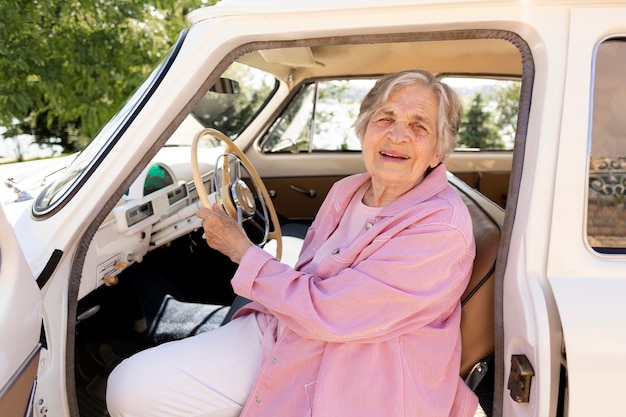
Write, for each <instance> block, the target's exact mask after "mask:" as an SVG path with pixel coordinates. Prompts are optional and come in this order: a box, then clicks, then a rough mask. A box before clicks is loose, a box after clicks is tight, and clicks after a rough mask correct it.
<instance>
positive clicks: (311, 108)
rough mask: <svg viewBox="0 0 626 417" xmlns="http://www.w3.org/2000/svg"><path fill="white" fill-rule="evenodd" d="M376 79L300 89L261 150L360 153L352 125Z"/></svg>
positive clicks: (340, 82)
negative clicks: (362, 101)
mask: <svg viewBox="0 0 626 417" xmlns="http://www.w3.org/2000/svg"><path fill="white" fill-rule="evenodd" d="M375 82H376V80H375V79H367V80H364V79H351V80H327V81H315V82H312V83H308V84H305V85H303V86H302V87H301V88H300V90H299V91H298V93H297V94H296V95H295V96H294V97H293V99H292V100H291V102H290V104H289V106H288V107H287V108H286V109H285V111H284V112H283V114H282V115H281V116H280V117H279V118H278V119H277V120H276V122H275V123H274V125H273V126H272V127H271V128H270V130H269V131H268V133H267V134H266V136H265V138H264V139H263V142H262V146H261V148H262V150H263V151H264V152H268V153H275V152H292V153H297V152H316V151H339V152H341V151H360V150H361V144H360V142H359V140H358V138H357V136H356V134H355V133H354V129H353V128H352V124H353V123H354V121H355V120H356V117H357V116H358V114H359V107H360V105H361V100H362V99H363V97H365V94H367V92H368V91H369V90H370V88H371V87H372V86H373V85H374V83H375Z"/></svg>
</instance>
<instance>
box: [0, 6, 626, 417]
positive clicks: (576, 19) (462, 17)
mask: <svg viewBox="0 0 626 417" xmlns="http://www.w3.org/2000/svg"><path fill="white" fill-rule="evenodd" d="M189 20H190V22H191V25H190V29H189V31H188V33H187V34H186V39H185V42H184V43H183V44H182V47H181V49H180V51H179V52H178V56H177V57H176V59H175V60H174V62H173V63H172V66H171V67H170V68H169V71H168V72H167V74H166V75H165V77H164V78H163V80H162V81H161V84H160V85H159V88H158V89H156V90H155V91H154V94H153V95H152V96H151V97H150V100H148V101H146V104H145V106H144V107H143V109H142V110H141V111H140V112H139V113H138V114H137V115H136V117H135V118H134V120H133V121H132V123H129V124H128V128H127V129H126V130H125V131H124V132H123V134H120V135H119V140H118V141H117V143H116V144H115V146H112V147H111V148H110V150H107V151H106V152H104V151H103V152H104V153H103V154H105V155H106V157H104V158H101V160H99V163H98V164H97V166H95V169H94V170H93V171H92V172H91V174H90V175H89V176H86V177H85V178H84V179H83V180H82V181H84V182H83V184H82V186H81V187H80V188H79V189H78V191H77V192H75V194H73V196H72V198H71V199H66V200H65V201H64V202H63V205H62V206H61V207H60V208H59V209H55V210H54V212H53V213H52V214H48V215H45V216H42V217H39V218H38V217H36V216H33V214H32V212H31V210H32V205H33V201H34V200H32V199H31V200H26V201H22V202H12V203H10V204H5V205H4V206H3V208H2V210H0V229H1V230H2V232H1V234H0V249H1V252H0V262H1V263H0V266H1V267H0V331H1V332H2V335H3V336H2V341H1V342H0V413H2V412H3V407H8V406H7V402H9V401H12V400H9V399H8V398H10V397H8V396H7V393H10V392H11V388H12V387H14V382H15V381H17V380H19V378H18V377H19V376H24V375H31V376H33V374H32V369H34V368H31V373H30V374H28V373H27V372H26V371H25V369H27V365H28V364H29V363H30V364H31V365H32V364H33V363H34V364H36V368H37V372H36V380H37V384H36V388H35V390H34V392H33V394H32V398H31V400H30V403H31V404H33V407H34V415H36V416H40V417H43V416H48V417H68V416H70V415H78V414H76V413H77V408H76V399H75V392H74V388H73V387H72V386H71V384H70V383H69V382H68V368H71V366H70V365H69V364H71V361H72V360H73V352H68V349H66V347H67V346H68V343H71V342H72V340H73V338H74V335H73V331H74V329H73V328H68V326H67V323H68V322H67V317H68V315H75V314H76V311H75V310H73V308H72V303H73V302H74V303H75V302H76V299H77V298H78V299H80V298H82V297H84V296H85V295H87V294H89V293H90V292H92V291H94V290H95V289H96V288H98V287H99V286H100V285H102V279H103V277H102V276H100V277H98V278H97V279H90V280H86V278H85V277H82V274H81V271H82V267H81V268H76V267H75V265H76V263H77V262H79V263H80V262H85V259H84V257H85V253H84V252H81V251H80V249H81V245H83V246H84V245H85V240H84V239H85V236H86V235H89V234H90V235H91V236H93V234H94V233H95V232H94V231H95V230H96V229H97V228H98V227H99V226H100V222H102V220H103V218H104V214H103V213H102V210H103V207H108V209H109V210H110V209H112V201H111V196H112V195H113V194H115V193H116V192H119V190H120V189H123V188H124V187H129V186H130V185H131V183H132V182H133V180H134V179H135V178H137V177H138V176H139V175H140V172H142V171H143V169H144V168H145V167H146V164H147V163H148V161H150V160H151V159H152V158H153V156H154V155H155V153H156V150H157V149H158V148H159V147H160V146H161V145H162V144H163V143H164V142H165V140H166V139H167V138H168V137H169V134H171V132H172V131H173V130H174V128H176V127H177V126H178V124H179V123H180V121H181V118H182V116H180V114H182V112H183V110H184V109H185V108H186V107H188V103H190V102H192V101H193V100H194V96H195V95H196V93H197V91H199V90H201V89H202V88H203V87H202V86H203V85H204V84H206V82H207V80H208V79H209V78H211V77H212V78H211V79H213V80H214V79H215V78H216V77H218V76H219V74H220V71H222V70H223V68H219V65H220V64H221V63H222V62H224V60H225V59H226V58H227V57H228V55H229V54H231V53H232V51H233V50H234V49H235V48H237V47H241V46H242V45H246V44H249V43H263V42H268V43H271V42H278V41H283V40H287V41H293V42H294V44H296V45H297V44H298V41H300V40H301V41H302V43H306V41H307V40H310V39H316V38H327V37H333V36H336V37H350V36H362V35H364V34H367V35H372V36H374V35H379V34H397V33H404V32H421V31H428V32H437V31H446V30H454V29H458V30H473V29H487V30H491V29H493V30H506V31H511V32H513V33H515V34H516V35H517V36H519V37H520V38H521V39H522V40H523V41H524V42H525V43H526V44H527V46H528V51H529V52H530V53H531V54H532V57H531V58H532V62H533V65H534V80H533V83H532V102H531V104H530V111H529V113H528V121H527V123H526V125H525V128H526V134H525V147H520V148H516V152H517V153H516V154H514V155H515V156H514V157H513V158H514V159H513V165H514V167H513V172H514V173H513V174H512V177H513V180H512V181H513V182H512V183H511V184H514V186H513V187H512V188H511V189H509V200H513V201H514V203H515V204H512V205H510V206H507V211H506V216H507V217H505V229H504V233H505V236H506V242H507V245H503V246H502V247H501V248H500V260H499V263H498V269H497V271H496V273H497V274H499V276H500V277H501V286H500V287H499V288H498V289H497V300H496V306H497V307H498V306H499V309H500V310H499V311H501V313H500V314H498V313H497V314H496V329H495V332H496V334H497V335H498V334H499V335H500V336H497V337H496V340H497V341H499V343H497V344H496V366H497V367H500V368H499V372H500V375H501V377H500V379H497V380H496V384H499V386H497V387H496V396H495V399H494V415H498V416H506V417H513V416H520V417H521V416H528V417H530V416H532V417H548V416H557V409H558V408H559V407H561V410H560V411H558V412H560V413H562V414H561V415H564V416H568V417H577V416H578V417H583V416H585V417H586V416H590V415H602V416H621V415H624V413H625V412H624V405H623V402H622V401H621V394H622V393H621V388H620V387H621V383H622V382H623V378H624V376H625V375H626V303H625V302H624V295H625V294H626V255H624V254H617V255H606V254H599V253H597V252H595V251H594V250H593V249H592V248H591V247H590V245H589V243H588V242H587V239H586V235H585V233H586V229H585V227H586V226H585V225H586V221H587V220H586V219H587V217H586V215H587V207H586V202H587V192H588V178H587V175H588V172H587V169H588V162H589V134H590V133H589V132H590V130H591V123H592V118H591V116H590V115H591V114H592V108H591V105H592V104H591V103H592V99H591V98H592V93H591V92H592V91H593V68H594V67H593V62H594V56H595V50H596V48H597V45H598V43H599V42H601V41H602V40H603V39H605V38H607V37H609V36H624V35H625V34H626V2H624V1H601V0H600V1H583V0H580V1H577V0H563V1H556V0H555V1H549V0H545V1H541V0H535V1H532V0H531V1H522V0H520V1H474V0H463V1H461V0H459V1H432V0H421V1H418V0H388V1H387V0H385V1H381V0H367V1H364V0H332V1H331V0H320V1H316V2H296V1H285V0H266V1H263V2H258V1H251V0H247V1H246V0H223V1H222V2H220V3H218V4H217V5H216V6H213V7H208V8H205V9H201V10H198V11H196V12H193V13H192V14H191V15H190V17H189ZM284 88H285V87H281V88H280V89H279V91H278V92H277V94H278V95H280V94H283V95H285V94H287V90H284V91H283V90H281V89H284ZM279 103H280V101H278V100H277V101H276V102H273V101H270V102H269V103H268V105H267V106H266V107H264V108H263V109H262V111H261V113H260V114H259V116H258V117H257V118H256V119H255V120H254V121H253V123H252V124H251V125H250V126H249V127H248V128H247V129H246V130H245V131H244V132H243V133H242V134H241V135H240V136H239V137H238V139H237V144H238V145H239V147H240V148H241V149H244V150H245V151H246V154H247V155H248V158H249V159H250V160H251V162H252V164H253V165H254V166H255V168H256V169H257V170H258V171H259V172H260V173H263V172H264V171H268V170H272V172H274V173H276V174H277V175H278V174H279V173H280V171H281V170H284V171H285V172H292V171H294V170H296V169H297V170H298V172H300V173H302V175H314V174H315V173H318V172H320V171H322V172H324V171H325V170H328V171H329V172H333V174H335V175H342V174H345V175H347V174H350V173H353V172H356V171H358V170H360V169H361V165H360V164H361V162H360V160H359V159H355V158H352V157H343V156H337V157H332V156H330V157H326V158H325V159H318V160H315V161H314V163H311V164H309V163H308V162H302V161H299V160H298V158H293V157H290V155H285V156H284V157H283V156H282V155H281V156H279V157H277V158H275V159H273V160H269V159H268V158H265V157H264V156H263V153H262V152H261V151H260V150H259V148H258V146H255V145H254V143H255V140H257V136H256V133H255V132H258V131H260V130H262V128H263V125H264V123H265V122H266V121H267V120H269V118H270V115H271V114H273V113H274V112H275V111H277V108H278V107H277V106H278V105H279ZM164 132H167V134H165V133H164ZM622 134H623V132H622ZM168 158H171V156H169V157H168ZM185 158H187V155H186V154H185V155H181V156H180V160H181V163H183V162H184V161H185ZM96 159H97V158H95V159H94V160H96ZM170 161H172V159H168V162H170ZM277 161H278V162H279V163H278V164H277ZM460 163H462V162H460ZM505 164H506V163H505ZM516 167H517V168H516ZM4 168H7V169H6V170H8V167H3V170H0V172H5V171H6V170H5V169H4ZM3 179H4V177H3ZM178 179H179V180H180V179H184V180H185V181H190V179H191V177H190V176H189V177H185V178H178ZM31 185H32V184H31ZM512 197H513V198H512ZM190 210H191V209H190ZM42 219H44V220H45V221H42ZM506 219H508V220H506ZM135 238H136V237H135V234H132V233H131V234H130V235H129V239H135ZM87 242H88V240H87ZM55 254H56V255H55ZM77 255H78V256H79V257H78V258H77ZM55 256H58V258H55ZM140 256H143V255H140ZM81 257H82V258H81ZM87 258H88V260H87V262H91V261H92V260H93V259H91V258H89V257H88V256H87ZM123 258H126V256H124V257H123ZM51 259H52V260H53V262H52V264H53V266H51V267H50V268H52V270H51V272H50V274H49V275H46V268H47V265H49V264H51ZM120 259H121V258H120ZM100 261H101V260H98V262H100ZM54 262H57V263H56V264H54ZM81 265H82V264H81ZM38 277H45V278H40V281H39V287H37V285H35V282H36V279H37V278H38ZM81 280H82V282H80V289H79V291H78V292H77V293H74V294H72V293H70V291H69V288H70V287H71V282H77V281H81ZM40 317H41V318H40ZM41 320H43V328H44V329H45V335H46V337H47V340H46V343H45V346H44V348H43V349H42V350H41V351H40V353H38V351H37V349H36V344H37V341H38V340H39V338H40V333H41V323H42V321H41ZM563 352H566V358H564V355H563ZM513 355H525V356H526V358H527V359H528V360H529V362H530V364H532V368H533V369H534V376H533V378H532V384H531V387H530V396H529V400H528V402H516V401H514V400H512V399H511V397H510V395H509V390H508V387H507V382H508V378H509V375H510V367H511V358H512V356H513ZM29 358H30V359H32V360H33V361H31V362H29ZM562 364H565V365H566V370H567V381H566V385H565V389H564V385H563V384H564V382H563V380H562V375H561V371H562ZM560 387H561V390H562V391H563V389H564V392H562V394H563V395H564V399H562V400H561V403H560V404H561V405H560V406H559V388H560ZM20 398H21V397H20ZM5 409H10V408H5ZM2 415H4V414H2ZM7 417H12V416H9V415H7Z"/></svg>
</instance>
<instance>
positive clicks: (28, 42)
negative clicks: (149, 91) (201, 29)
mask: <svg viewBox="0 0 626 417" xmlns="http://www.w3.org/2000/svg"><path fill="white" fill-rule="evenodd" d="M215 2H216V0H182V1H179V0H156V1H155V2H153V3H152V4H147V3H145V2H144V1H143V0H81V1H78V0H69V1H63V2H59V1H53V0H4V1H3V2H2V3H0V37H1V38H2V40H3V41H2V43H0V73H1V74H2V78H0V126H6V127H8V131H7V132H6V133H5V134H4V136H5V137H10V136H11V135H16V134H20V133H31V134H34V135H35V136H36V138H37V141H38V142H39V143H42V144H49V143H50V142H54V143H58V142H59V140H61V141H62V145H63V146H65V147H66V148H68V149H69V150H73V149H77V148H80V147H82V146H84V145H85V144H86V143H87V142H88V141H89V139H90V138H91V137H93V136H94V135H95V133H96V132H97V131H98V129H99V128H100V127H101V126H102V125H103V124H104V123H105V122H106V121H107V120H108V119H109V118H110V117H111V115H112V114H113V113H114V112H115V111H116V110H117V109H118V107H119V106H120V105H121V104H122V103H123V101H124V100H125V99H126V98H127V97H128V96H129V95H130V94H131V93H132V91H134V90H135V89H136V88H137V86H138V85H139V84H140V83H141V82H142V81H143V79H144V78H145V77H146V76H147V74H148V73H149V72H150V70H151V69H152V68H153V67H154V66H155V65H156V63H157V62H158V61H159V60H160V59H161V58H162V57H163V56H164V54H166V53H167V51H168V50H169V47H170V46H171V45H172V44H173V43H174V42H175V40H176V37H177V36H178V33H179V32H180V31H181V30H182V29H183V28H184V27H185V26H186V25H187V22H186V20H185V15H186V14H187V13H188V12H189V11H191V10H192V9H195V8H197V7H200V6H203V5H208V4H214V3H215Z"/></svg>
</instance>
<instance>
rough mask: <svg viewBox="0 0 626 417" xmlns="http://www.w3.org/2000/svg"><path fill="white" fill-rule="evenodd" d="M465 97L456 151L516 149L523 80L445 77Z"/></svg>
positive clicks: (462, 98)
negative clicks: (514, 147) (516, 128)
mask: <svg viewBox="0 0 626 417" xmlns="http://www.w3.org/2000/svg"><path fill="white" fill-rule="evenodd" d="M442 81H443V82H445V83H446V84H448V85H449V86H450V87H451V88H452V89H453V90H454V91H456V93H457V94H458V95H459V97H460V98H461V102H462V103H463V119H461V126H460V129H459V140H458V145H457V148H456V151H502V150H513V142H514V139H515V127H516V125H517V113H518V108H519V97H520V86H521V82H520V81H519V80H508V79H501V78H487V77H481V78H476V77H443V78H442Z"/></svg>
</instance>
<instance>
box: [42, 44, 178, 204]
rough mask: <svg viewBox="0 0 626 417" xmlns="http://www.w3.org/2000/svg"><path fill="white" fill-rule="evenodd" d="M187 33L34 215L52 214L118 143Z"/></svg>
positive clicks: (47, 191) (48, 191) (46, 194)
mask: <svg viewBox="0 0 626 417" xmlns="http://www.w3.org/2000/svg"><path fill="white" fill-rule="evenodd" d="M185 33H186V32H183V33H182V34H181V36H180V38H179V39H178V42H177V43H176V45H174V47H173V48H172V51H171V52H170V53H169V54H168V55H167V57H166V58H165V59H164V60H163V61H161V63H160V64H159V65H158V66H157V67H156V68H155V69H154V71H152V73H151V74H150V76H149V77H148V79H147V80H146V82H144V83H143V84H142V85H141V86H140V87H139V89H138V90H137V91H135V93H134V94H133V95H132V96H131V97H130V98H129V99H128V100H127V102H126V103H125V104H124V106H122V108H121V110H120V111H118V112H117V113H116V114H115V115H114V116H113V118H111V120H109V122H108V123H107V124H106V125H105V126H104V127H103V128H102V130H100V132H99V133H98V134H97V135H96V137H95V138H94V139H93V140H92V141H91V142H90V143H89V145H88V146H87V147H86V148H85V149H84V150H83V151H82V152H81V153H80V154H78V156H77V157H76V159H74V161H73V162H72V163H71V164H70V165H69V166H68V167H67V168H66V169H65V172H64V173H63V174H62V175H61V176H59V177H58V178H57V180H56V181H54V182H53V183H52V184H50V186H48V187H47V188H46V189H45V190H44V191H43V192H42V193H41V194H40V195H39V197H38V198H37V200H36V201H35V204H34V205H33V214H34V215H35V216H42V215H45V214H49V213H50V212H51V211H52V210H53V209H54V208H56V207H57V206H58V205H59V203H60V202H61V201H63V199H64V197H65V196H66V195H68V193H69V191H70V190H71V189H72V188H74V186H75V185H77V184H78V183H79V182H80V181H81V180H82V179H84V178H85V176H86V174H87V172H88V171H89V170H90V168H92V167H93V166H94V165H95V164H96V162H97V161H98V160H99V158H101V157H102V155H103V154H104V153H105V151H106V150H107V149H108V148H109V147H111V146H112V145H113V144H114V143H115V141H116V140H117V138H119V136H120V135H121V134H122V133H123V130H124V126H125V125H126V122H127V121H129V120H130V119H131V118H132V117H133V115H134V114H135V113H136V112H137V111H139V109H141V107H142V106H141V103H142V102H144V101H145V100H147V97H148V96H149V92H150V91H153V89H154V88H155V87H156V86H157V85H158V83H159V82H160V80H161V79H162V78H163V76H164V75H165V73H166V72H167V69H168V68H169V66H170V65H171V63H172V61H173V60H174V57H175V56H176V54H177V53H178V50H179V49H180V46H181V44H182V41H183V39H184V37H185Z"/></svg>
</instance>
